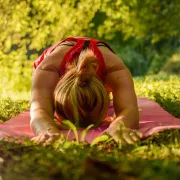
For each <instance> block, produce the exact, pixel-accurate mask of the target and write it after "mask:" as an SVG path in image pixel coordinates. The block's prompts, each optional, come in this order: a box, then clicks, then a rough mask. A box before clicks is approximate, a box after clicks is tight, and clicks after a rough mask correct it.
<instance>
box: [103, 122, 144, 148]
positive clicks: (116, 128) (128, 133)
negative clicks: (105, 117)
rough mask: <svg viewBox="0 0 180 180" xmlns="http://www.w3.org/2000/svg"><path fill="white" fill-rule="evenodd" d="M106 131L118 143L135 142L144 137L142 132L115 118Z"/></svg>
mask: <svg viewBox="0 0 180 180" xmlns="http://www.w3.org/2000/svg"><path fill="white" fill-rule="evenodd" d="M105 132H106V133H108V134H109V135H110V136H112V137H113V139H114V140H115V141H116V142H118V143H126V144H134V143H136V142H138V141H140V139H141V138H142V133H140V132H139V131H137V130H135V129H130V128H127V127H126V126H125V125H124V123H123V121H121V120H114V121H113V122H112V123H111V124H110V126H109V128H108V129H107V130H106V131H105Z"/></svg>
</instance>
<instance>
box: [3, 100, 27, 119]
mask: <svg viewBox="0 0 180 180" xmlns="http://www.w3.org/2000/svg"><path fill="white" fill-rule="evenodd" d="M28 108H29V103H28V101H27V100H16V101H13V100H12V99H10V98H6V99H0V120H2V121H6V120H8V119H10V118H12V117H14V116H16V115H18V114H19V113H21V112H22V111H24V110H26V109H28Z"/></svg>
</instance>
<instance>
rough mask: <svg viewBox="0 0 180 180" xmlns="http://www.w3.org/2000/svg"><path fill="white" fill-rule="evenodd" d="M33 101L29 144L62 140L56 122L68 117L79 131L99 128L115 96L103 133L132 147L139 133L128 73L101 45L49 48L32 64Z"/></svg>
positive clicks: (69, 42) (84, 41) (71, 42)
mask: <svg viewBox="0 0 180 180" xmlns="http://www.w3.org/2000/svg"><path fill="white" fill-rule="evenodd" d="M34 69H35V71H34V74H33V83H32V98H31V111H30V115H31V128H32V130H33V132H34V133H35V135H36V136H35V137H34V138H33V140H34V141H35V142H36V143H38V144H43V145H47V144H50V143H52V142H53V141H55V140H56V139H57V138H58V137H59V136H60V130H59V128H58V127H57V125H56V124H55V122H54V114H55V113H56V115H57V117H58V119H59V121H61V120H62V119H64V118H65V119H69V120H70V121H72V122H73V123H74V124H75V125H76V126H77V127H86V126H88V125H89V124H95V126H98V125H99V124H101V122H102V121H103V119H104V118H105V117H106V114H107V111H108V106H109V96H108V93H109V92H112V94H113V106H114V110H115V115H114V120H113V122H112V123H111V124H110V126H109V128H108V129H107V130H106V133H108V134H109V135H110V136H112V137H113V138H114V139H115V141H117V142H125V143H129V144H131V143H134V142H137V141H138V140H140V138H141V136H142V135H141V134H140V133H139V132H138V131H137V130H136V129H138V125H139V113H138V106H137V98H136V94H135V91H134V84H133V80H132V77H131V74H130V72H129V70H128V69H127V67H126V66H125V65H124V63H123V62H122V60H121V59H120V58H119V57H118V56H117V55H116V54H115V53H114V52H113V50H112V49H111V48H110V47H109V46H108V45H107V44H106V43H104V42H102V41H99V40H96V39H91V38H85V37H74V38H67V39H65V40H63V41H61V42H60V43H58V44H56V45H54V46H52V47H50V48H48V49H47V50H45V51H44V52H43V54H42V55H41V56H40V57H39V58H38V59H37V60H36V61H35V63H34Z"/></svg>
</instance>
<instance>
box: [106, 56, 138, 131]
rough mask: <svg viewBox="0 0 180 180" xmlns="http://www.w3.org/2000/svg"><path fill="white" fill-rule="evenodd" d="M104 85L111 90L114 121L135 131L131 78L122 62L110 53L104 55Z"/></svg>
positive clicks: (134, 107) (135, 98) (136, 121)
mask: <svg viewBox="0 0 180 180" xmlns="http://www.w3.org/2000/svg"><path fill="white" fill-rule="evenodd" d="M104 56H105V58H106V68H107V75H106V84H107V85H108V86H109V87H110V88H111V89H112V93H113V104H114V109H115V114H116V120H122V121H123V122H124V124H125V125H126V127H128V128H133V129H137V128H138V126H139V112H138V106H137V97H136V94H135V90H134V84H133V79H132V76H131V74H130V72H129V70H128V69H127V67H126V66H125V65H124V63H123V62H122V60H121V59H120V58H119V57H118V56H117V55H115V54H113V53H112V52H106V53H105V55H104Z"/></svg>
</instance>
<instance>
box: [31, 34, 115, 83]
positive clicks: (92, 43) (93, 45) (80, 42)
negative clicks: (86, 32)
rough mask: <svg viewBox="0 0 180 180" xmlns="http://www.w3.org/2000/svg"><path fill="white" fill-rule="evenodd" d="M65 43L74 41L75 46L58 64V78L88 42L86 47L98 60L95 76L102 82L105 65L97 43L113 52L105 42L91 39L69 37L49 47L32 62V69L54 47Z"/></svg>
mask: <svg viewBox="0 0 180 180" xmlns="http://www.w3.org/2000/svg"><path fill="white" fill-rule="evenodd" d="M65 41H75V42H76V44H75V45H73V47H72V48H70V50H69V51H68V52H67V53H66V54H65V56H64V58H63V61H62V63H61V64H60V76H62V75H63V74H65V72H66V68H67V65H68V64H70V63H71V62H73V61H74V60H75V59H77V57H78V56H79V55H80V53H81V51H82V50H83V49H84V46H85V45H86V42H89V44H88V47H87V48H89V49H91V50H92V51H93V52H94V54H95V55H96V57H97V59H98V60H99V66H98V69H97V75H98V77H99V78H100V79H101V80H102V81H104V75H105V63H104V58H103V55H102V53H101V51H100V50H99V48H98V47H97V43H102V44H104V46H106V47H108V48H109V49H110V50H111V51H112V52H113V53H114V51H113V50H112V49H111V47H110V46H109V45H108V44H106V43H105V42H102V41H100V40H96V39H92V38H80V37H70V38H66V39H64V40H62V41H61V42H59V43H57V44H56V45H54V46H51V47H49V48H48V49H46V50H45V51H44V52H43V53H42V55H41V56H39V57H38V59H36V61H35V62H34V69H36V68H37V66H38V65H39V64H40V63H41V62H42V61H43V60H44V58H45V57H46V56H48V55H49V54H50V53H51V52H52V51H53V50H54V49H55V48H56V47H58V46H59V45H60V44H61V43H63V42H65Z"/></svg>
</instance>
